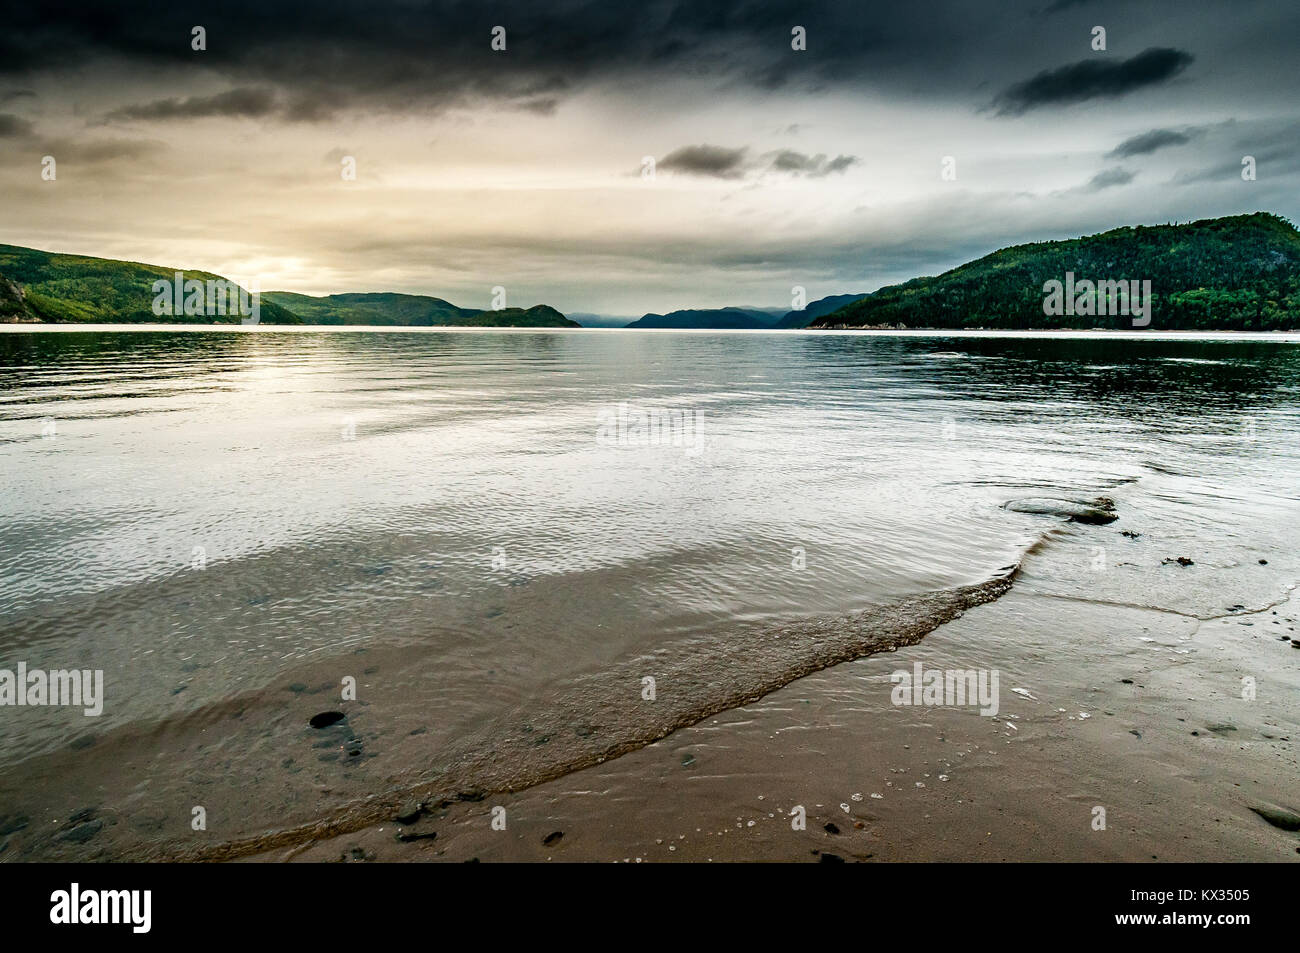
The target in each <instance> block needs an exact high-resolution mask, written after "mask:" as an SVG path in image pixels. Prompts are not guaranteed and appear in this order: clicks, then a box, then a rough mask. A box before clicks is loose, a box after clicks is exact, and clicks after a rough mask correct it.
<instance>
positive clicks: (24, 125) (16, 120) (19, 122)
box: [0, 113, 35, 139]
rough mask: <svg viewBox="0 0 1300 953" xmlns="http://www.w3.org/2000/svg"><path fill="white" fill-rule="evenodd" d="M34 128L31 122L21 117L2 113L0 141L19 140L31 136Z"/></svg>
mask: <svg viewBox="0 0 1300 953" xmlns="http://www.w3.org/2000/svg"><path fill="white" fill-rule="evenodd" d="M34 128H35V127H34V126H33V125H32V124H31V123H30V122H28V121H27V120H26V119H23V118H22V117H21V116H15V115H12V114H11V113H0V139H17V138H20V137H24V136H30V135H31V134H32V130H33V129H34Z"/></svg>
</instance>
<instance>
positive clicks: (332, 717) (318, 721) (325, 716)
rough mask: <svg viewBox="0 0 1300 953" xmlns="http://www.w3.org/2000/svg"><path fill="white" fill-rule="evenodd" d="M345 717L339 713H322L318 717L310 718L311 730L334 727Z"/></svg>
mask: <svg viewBox="0 0 1300 953" xmlns="http://www.w3.org/2000/svg"><path fill="white" fill-rule="evenodd" d="M346 717H347V715H345V714H343V712H341V711H323V712H321V713H320V714H319V715H312V716H311V726H312V727H313V728H328V727H329V726H330V725H336V724H338V723H339V722H340V721H342V720H343V719H344V718H346Z"/></svg>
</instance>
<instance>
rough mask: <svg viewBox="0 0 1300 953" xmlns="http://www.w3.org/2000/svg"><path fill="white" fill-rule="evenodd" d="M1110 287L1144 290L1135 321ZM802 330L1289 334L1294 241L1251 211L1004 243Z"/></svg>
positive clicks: (1298, 266) (1296, 298) (1297, 305)
mask: <svg viewBox="0 0 1300 953" xmlns="http://www.w3.org/2000/svg"><path fill="white" fill-rule="evenodd" d="M1053 282H1055V283H1056V284H1057V285H1059V286H1061V287H1060V289H1059V296H1058V290H1057V289H1056V288H1054V287H1052V283H1053ZM1117 285H1124V286H1126V287H1127V288H1128V289H1130V290H1131V289H1133V288H1138V289H1141V288H1142V287H1143V286H1146V287H1149V288H1150V310H1149V311H1148V312H1147V313H1146V314H1143V315H1141V316H1140V318H1139V320H1135V319H1134V317H1133V316H1132V315H1131V314H1127V313H1124V311H1123V310H1122V309H1121V308H1119V307H1116V305H1117V304H1122V303H1123V299H1121V298H1118V296H1117V294H1116V291H1117V287H1116V286H1117ZM1049 288H1051V290H1050V291H1049ZM1053 297H1056V300H1055V301H1053V300H1052V298H1053ZM1045 304H1046V310H1045ZM1143 306H1144V307H1145V306H1146V302H1143ZM1047 311H1052V312H1054V313H1047ZM1114 312H1119V313H1114ZM1143 322H1145V323H1143ZM809 327H810V328H898V327H908V328H1013V329H1030V328H1118V329H1124V328H1127V329H1132V328H1134V327H1150V328H1152V329H1153V330H1241V331H1278V330H1296V329H1300V233H1298V232H1297V231H1296V228H1295V226H1294V225H1292V224H1291V223H1290V222H1288V221H1287V220H1286V219H1284V218H1281V217H1280V216H1277V215H1271V214H1268V213H1266V212H1256V213H1254V214H1252V215H1234V216H1229V217H1225V218H1210V219H1203V220H1201V221H1197V222H1192V223H1190V224H1187V225H1154V226H1137V227H1135V228H1117V229H1114V230H1112V231H1108V232H1102V233H1100V234H1097V235H1088V236H1085V237H1083V238H1075V239H1070V240H1068V241H1053V242H1035V243H1032V244H1028V245H1015V246H1013V247H1010V248H1003V249H1001V250H999V251H995V252H993V253H992V254H991V255H986V256H984V257H983V258H980V259H978V260H977V261H973V262H969V263H968V264H965V265H962V266H960V267H958V268H954V269H952V270H951V271H946V272H944V273H943V274H941V275H938V276H936V277H933V278H914V279H912V280H911V281H908V282H905V283H904V284H901V285H890V286H889V287H886V288H881V289H880V290H879V291H876V292H874V293H872V294H869V295H866V296H865V297H862V298H859V299H858V300H856V301H852V302H850V303H848V304H847V305H845V306H843V307H841V308H838V309H837V310H835V311H832V312H830V313H828V314H824V315H822V316H821V317H819V318H817V319H815V320H814V321H813V322H812V323H811V324H810V325H809Z"/></svg>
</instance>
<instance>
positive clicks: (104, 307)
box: [0, 245, 302, 324]
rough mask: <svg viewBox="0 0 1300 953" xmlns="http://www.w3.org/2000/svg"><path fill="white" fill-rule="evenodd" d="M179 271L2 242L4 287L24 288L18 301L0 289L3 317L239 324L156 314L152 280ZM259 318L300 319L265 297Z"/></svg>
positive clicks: (0, 281) (196, 274)
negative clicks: (60, 253)
mask: <svg viewBox="0 0 1300 953" xmlns="http://www.w3.org/2000/svg"><path fill="white" fill-rule="evenodd" d="M177 270H179V269H175V268H162V267H159V266H157V265H142V264H140V263H139V262H133V261H114V260H113V259H110V258H88V257H85V256H83V255H59V254H55V253H53V252H46V251H37V250H36V249H34V248H21V247H19V246H17V245H0V289H2V288H3V287H4V285H5V284H6V283H11V284H13V285H16V286H17V287H18V289H20V294H19V296H18V300H17V302H15V301H14V296H13V294H12V293H10V294H6V293H5V291H3V290H0V321H5V322H14V321H58V322H95V323H121V324H128V323H136V322H160V321H161V322H166V323H169V324H171V323H175V324H181V323H187V322H188V323H195V324H214V323H230V324H238V323H240V316H239V315H237V314H227V315H225V316H220V315H215V316H211V317H209V316H206V315H195V316H187V315H183V314H182V315H176V316H171V315H167V316H163V317H159V316H158V315H156V314H154V312H153V301H154V292H153V283H154V282H155V281H157V280H159V279H163V280H166V281H173V280H175V277H176V272H177ZM184 274H185V278H186V279H187V280H188V279H194V280H197V281H203V282H208V281H224V280H225V279H223V278H222V277H221V276H220V275H214V274H212V273H210V272H206V271H186V272H185V273H184ZM260 318H261V321H262V323H264V324H301V323H302V320H301V319H300V318H299V317H298V316H297V315H295V314H294V313H293V312H291V311H287V310H285V309H284V308H282V307H280V306H279V305H277V304H274V303H272V302H268V301H266V300H265V299H263V300H262V301H261V316H260Z"/></svg>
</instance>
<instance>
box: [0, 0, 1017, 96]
mask: <svg viewBox="0 0 1300 953" xmlns="http://www.w3.org/2000/svg"><path fill="white" fill-rule="evenodd" d="M1039 2H1041V0H1000V2H998V3H996V4H994V3H992V2H985V3H973V2H971V0H931V2H929V3H927V4H895V3H885V2H878V0H877V2H863V0H824V2H818V3H814V4H809V3H807V2H806V0H762V2H759V0H643V2H639V3H637V4H635V5H633V4H618V3H611V2H608V0H548V2H547V3H545V4H542V3H535V2H522V0H500V2H497V3H494V4H492V5H490V6H484V5H483V4H481V3H478V2H471V0H430V2H420V3H415V2H403V3H369V4H365V3H356V2H355V0H315V2H313V3H312V4H311V5H310V6H309V7H308V6H307V5H305V4H303V3H302V2H301V0H299V2H290V0H226V2H222V3H220V4H216V3H213V2H211V0H174V2H167V3H164V2H161V0H142V2H137V3H135V4H132V5H130V6H127V5H117V4H101V5H98V6H96V7H94V8H93V9H92V8H87V7H86V6H85V5H84V3H82V4H78V3H74V2H72V0H42V2H40V3H27V4H22V5H11V6H13V7H14V9H13V10H12V12H11V13H9V14H7V15H6V17H5V29H4V30H3V31H0V78H2V77H5V76H26V75H28V74H31V75H33V76H34V75H37V74H47V75H53V76H55V77H58V76H60V75H62V74H69V75H70V74H72V73H74V72H76V73H79V74H82V75H93V74H94V71H95V70H101V71H107V72H109V73H110V74H113V73H120V74H123V75H128V76H133V77H145V76H148V75H150V74H152V75H154V76H155V77H156V78H157V80H156V81H157V82H159V83H163V82H166V84H167V86H169V87H170V89H169V94H170V96H174V97H176V98H177V99H178V100H182V101H183V100H184V98H185V96H186V95H193V94H194V93H195V92H197V90H193V89H187V88H184V87H180V88H178V86H179V84H180V83H184V82H185V80H184V78H183V77H184V73H183V72H180V73H179V78H178V71H187V70H192V74H191V75H193V76H194V77H195V80H194V81H195V82H196V83H197V82H200V81H204V82H210V81H211V80H212V79H213V78H214V77H215V78H219V79H221V80H223V81H224V82H225V83H226V84H228V85H229V86H231V87H271V88H272V89H274V90H275V91H276V92H277V93H278V94H279V96H280V101H281V102H282V103H283V106H282V107H281V108H283V109H284V110H285V113H284V115H285V118H288V119H299V120H311V121H315V120H321V119H326V118H329V117H330V116H332V115H334V114H336V113H338V112H341V111H344V110H353V111H370V112H373V111H374V110H376V109H378V110H383V111H392V112H404V113H409V112H411V111H414V110H426V111H437V110H441V109H444V108H447V107H451V106H461V105H468V104H474V103H477V102H481V101H484V100H488V101H497V102H504V103H505V104H507V105H516V106H519V107H520V108H524V109H529V110H532V111H534V112H539V113H547V112H550V111H553V110H554V109H555V108H556V106H557V105H558V104H560V103H561V102H562V101H563V100H564V99H565V98H567V97H568V96H570V95H572V94H573V93H575V92H577V91H579V90H581V89H585V88H592V87H593V86H596V87H601V86H604V85H605V84H613V83H619V82H626V83H628V84H629V85H630V86H633V87H635V84H637V83H640V82H642V81H643V80H645V79H646V78H647V77H653V78H655V79H659V78H663V79H672V80H677V79H683V78H689V79H690V80H691V81H703V82H708V83H711V84H712V85H713V87H714V88H716V89H730V90H740V91H742V92H744V91H754V90H757V91H760V92H761V91H771V90H777V89H780V90H795V91H806V90H827V89H831V88H862V87H867V86H870V87H873V88H882V89H883V88H893V89H908V90H915V89H916V88H917V87H918V84H921V83H923V84H924V87H925V88H926V89H928V90H930V91H932V93H935V94H940V93H941V94H942V95H945V96H956V97H960V98H961V99H963V100H966V99H969V98H970V96H971V93H970V90H971V89H973V88H974V87H975V86H976V85H977V84H978V83H979V82H983V81H988V80H990V79H991V81H992V82H993V83H995V84H996V85H1003V84H1005V82H1007V81H1009V79H1010V78H1011V77H1010V76H1008V75H1007V74H1006V72H1005V71H1006V70H1007V69H1010V68H1011V67H1010V66H1008V65H1004V64H1009V63H1011V62H1013V60H1012V59H1011V58H1010V57H1009V56H1006V57H1004V56H998V55H993V56H991V57H990V55H989V53H990V50H989V49H987V48H985V49H981V45H980V44H971V42H970V36H971V34H973V33H974V34H989V35H991V33H990V31H995V32H996V33H997V35H998V37H999V38H1000V39H999V40H998V42H1000V43H1002V44H1004V45H1007V46H1012V45H1016V46H1018V45H1019V44H1020V43H1021V42H1023V36H1014V35H1013V34H1014V33H1015V32H1016V31H1023V18H1024V17H1025V16H1027V15H1029V14H1031V13H1032V12H1033V11H1034V9H1035V7H1036V6H1037V4H1038V3H1039ZM196 25H201V26H203V27H204V28H205V30H206V31H207V32H206V43H207V47H206V49H205V50H203V51H195V50H193V49H192V48H191V29H192V28H193V27H194V26H196ZM497 25H501V26H504V27H505V29H506V40H507V46H506V50H505V51H504V52H494V51H493V50H492V49H491V46H490V41H491V31H492V28H493V27H494V26H497ZM796 26H798V27H802V28H804V29H805V30H806V35H807V49H806V50H802V51H797V50H794V49H792V47H791V31H792V29H793V28H794V27H796ZM990 42H992V40H990ZM990 61H991V62H992V63H994V64H995V65H996V66H997V69H998V72H997V74H996V75H994V76H993V77H991V78H990V77H989V76H988V75H987V74H986V63H987V62H990ZM646 89H647V92H649V91H651V90H650V89H649V88H646ZM149 105H152V104H150V103H145V104H143V105H142V106H138V107H137V108H143V107H144V106H149ZM159 108H160V109H164V110H165V109H166V107H159ZM163 118H173V117H169V116H164V117H163Z"/></svg>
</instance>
